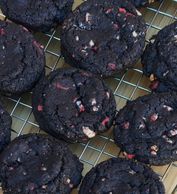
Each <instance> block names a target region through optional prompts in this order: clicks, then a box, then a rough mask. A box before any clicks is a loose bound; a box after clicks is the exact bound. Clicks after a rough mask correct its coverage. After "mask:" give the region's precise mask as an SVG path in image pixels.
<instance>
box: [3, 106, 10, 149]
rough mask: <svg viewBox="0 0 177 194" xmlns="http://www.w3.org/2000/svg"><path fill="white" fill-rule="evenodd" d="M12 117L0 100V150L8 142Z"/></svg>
mask: <svg viewBox="0 0 177 194" xmlns="http://www.w3.org/2000/svg"><path fill="white" fill-rule="evenodd" d="M11 124H12V118H11V116H10V115H9V113H8V112H7V111H6V110H5V109H4V107H3V106H2V104H1V102H0V152H2V151H3V149H4V148H5V147H6V146H7V144H8V143H9V142H10V137H11Z"/></svg>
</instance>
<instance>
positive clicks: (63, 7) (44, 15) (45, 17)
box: [0, 0, 73, 32]
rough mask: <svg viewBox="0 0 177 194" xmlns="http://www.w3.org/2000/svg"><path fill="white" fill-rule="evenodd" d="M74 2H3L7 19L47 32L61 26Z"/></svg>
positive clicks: (2, 8)
mask: <svg viewBox="0 0 177 194" xmlns="http://www.w3.org/2000/svg"><path fill="white" fill-rule="evenodd" d="M72 5H73V0H45V1H44V0H35V1H32V0H15V1H14V0H1V1H0V8H1V10H2V12H3V13H4V15H6V17H7V18H8V19H10V20H12V21H14V22H16V23H19V24H22V25H23V26H25V27H27V28H29V29H31V30H34V31H42V32H47V31H49V30H51V29H52V28H54V27H56V26H57V25H58V24H61V23H62V22H63V20H64V19H65V18H66V16H67V15H68V14H69V13H70V12H71V10H72Z"/></svg>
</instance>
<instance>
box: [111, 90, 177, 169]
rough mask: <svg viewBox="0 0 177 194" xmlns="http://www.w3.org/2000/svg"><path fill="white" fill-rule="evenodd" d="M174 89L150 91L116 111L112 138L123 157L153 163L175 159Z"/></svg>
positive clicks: (176, 109) (176, 101)
mask: <svg viewBox="0 0 177 194" xmlns="http://www.w3.org/2000/svg"><path fill="white" fill-rule="evenodd" d="M176 118H177V93H176V92H169V93H156V94H155V93H154V94H149V95H146V96H143V97H139V98H138V99H136V100H134V101H131V102H128V103H127V105H126V106H125V107H124V108H123V109H122V110H120V111H119V113H118V114H117V117H116V124H115V128H114V139H115V142H116V144H118V146H120V147H121V149H122V150H123V151H124V154H125V155H126V156H127V158H129V159H132V158H135V159H137V160H139V161H141V162H145V163H148V164H153V165H163V164H168V163H170V162H172V161H176V160H177V119H176Z"/></svg>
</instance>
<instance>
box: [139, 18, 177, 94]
mask: <svg viewBox="0 0 177 194" xmlns="http://www.w3.org/2000/svg"><path fill="white" fill-rule="evenodd" d="M176 59H177V21H176V22H174V23H172V24H170V25H169V26H166V27H165V28H163V29H162V30H161V31H159V33H158V34H157V35H156V36H155V37H153V38H152V40H151V42H150V43H149V44H148V45H147V47H146V49H145V51H144V54H143V56H142V64H143V72H144V74H145V75H147V76H150V80H151V81H152V84H151V89H152V90H155V91H170V90H176V91H177V60H176Z"/></svg>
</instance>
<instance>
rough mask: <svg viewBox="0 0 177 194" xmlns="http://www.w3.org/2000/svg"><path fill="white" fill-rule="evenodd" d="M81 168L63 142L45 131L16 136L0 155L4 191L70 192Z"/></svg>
mask: <svg viewBox="0 0 177 194" xmlns="http://www.w3.org/2000/svg"><path fill="white" fill-rule="evenodd" d="M81 172H82V164H81V163H80V162H79V160H78V158H77V157H76V156H74V155H73V154H72V153H71V151H70V150H69V149H68V147H67V145H66V144H65V143H64V142H61V141H58V140H56V139H53V138H52V137H49V136H46V135H40V134H38V135H37V134H28V135H23V136H20V137H18V138H16V139H15V140H13V141H12V142H11V144H10V145H9V146H8V147H7V149H6V150H5V151H4V152H3V153H2V154H1V156H0V178H1V180H2V188H3V191H4V193H5V194H29V193H31V194H32V193H35V194H46V193H48V194H49V193H50V194H56V193H65V194H70V193H71V190H72V189H73V188H74V187H76V186H77V185H78V184H79V183H80V180H81V177H82V176H81Z"/></svg>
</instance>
